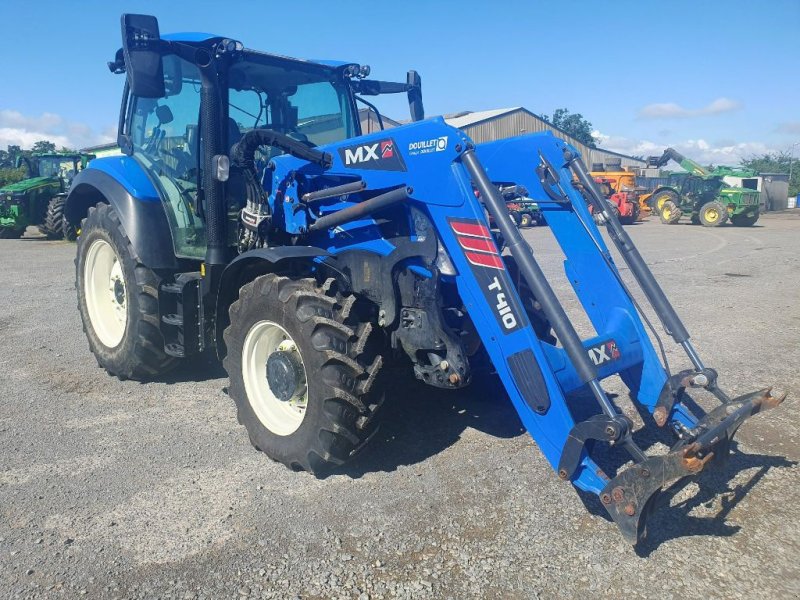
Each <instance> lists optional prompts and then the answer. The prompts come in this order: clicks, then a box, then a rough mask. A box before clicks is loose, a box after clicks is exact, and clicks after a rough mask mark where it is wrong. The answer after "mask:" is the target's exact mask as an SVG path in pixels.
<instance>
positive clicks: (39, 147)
mask: <svg viewBox="0 0 800 600" xmlns="http://www.w3.org/2000/svg"><path fill="white" fill-rule="evenodd" d="M31 150H32V151H33V152H36V153H44V152H55V151H56V145H55V144H54V143H53V142H51V141H49V140H39V141H38V142H36V143H34V144H33V148H32V149H31Z"/></svg>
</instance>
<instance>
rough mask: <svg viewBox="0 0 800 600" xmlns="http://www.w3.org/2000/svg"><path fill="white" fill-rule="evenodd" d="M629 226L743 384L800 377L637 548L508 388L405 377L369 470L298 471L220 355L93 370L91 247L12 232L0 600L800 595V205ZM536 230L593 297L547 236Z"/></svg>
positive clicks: (0, 287) (718, 363)
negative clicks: (269, 454) (528, 429)
mask: <svg viewBox="0 0 800 600" xmlns="http://www.w3.org/2000/svg"><path fill="white" fill-rule="evenodd" d="M630 231H631V234H632V236H633V237H634V238H635V239H636V240H637V241H638V242H639V245H640V247H641V249H642V252H643V254H644V255H645V257H646V258H647V259H648V260H649V261H650V262H651V264H652V265H653V269H654V271H655V273H656V275H657V277H658V278H659V280H660V281H661V282H662V284H663V286H664V287H665V289H666V290H667V293H668V294H669V295H670V296H671V298H673V300H674V302H675V304H676V306H677V308H678V312H679V313H680V314H681V315H683V316H684V320H685V321H686V322H687V324H688V326H689V329H690V331H692V333H693V339H694V340H695V342H696V345H697V347H698V348H699V350H700V352H701V354H702V355H703V356H704V358H705V359H706V362H707V363H708V364H710V365H712V366H714V367H716V368H717V369H718V370H719V371H720V372H721V373H722V374H723V378H722V381H723V383H724V385H725V386H727V389H728V390H729V391H730V392H731V393H733V394H739V393H744V392H746V391H751V390H754V389H757V388H759V387H763V386H766V385H769V384H773V383H774V384H776V387H777V388H778V389H779V390H781V391H788V392H789V394H790V399H789V400H788V401H787V402H786V403H785V404H784V406H782V407H781V408H780V409H778V410H775V411H773V412H772V413H770V414H769V415H768V416H758V417H756V418H754V419H753V420H752V421H751V422H749V423H748V424H747V426H746V427H744V428H743V431H742V432H741V434H740V444H739V445H738V448H737V449H736V451H735V453H734V455H733V456H732V458H731V460H730V461H729V463H728V464H727V466H726V467H725V469H724V471H723V472H721V473H719V474H718V475H716V476H712V477H710V478H708V479H704V480H703V483H704V485H703V486H702V488H700V487H698V485H697V484H694V483H692V484H690V485H689V486H688V487H687V488H685V489H684V490H682V491H681V492H680V493H679V494H678V495H676V496H675V497H673V498H672V500H671V505H670V506H668V507H667V506H665V507H663V508H662V509H661V510H660V511H659V513H658V514H657V516H656V517H655V518H654V519H653V520H652V521H651V533H650V538H649V540H648V542H647V544H646V545H644V546H643V547H642V548H639V549H638V551H635V550H634V549H632V548H631V547H630V546H629V545H628V544H626V543H625V542H624V541H623V539H622V538H621V536H620V535H619V533H618V532H617V530H616V528H615V526H614V525H613V524H612V523H610V522H609V521H608V520H607V519H606V518H605V517H604V516H603V515H602V512H601V511H598V510H597V505H596V503H591V502H590V503H589V507H590V508H592V510H593V511H594V512H589V511H587V510H586V508H585V506H584V502H583V501H582V500H581V497H580V496H579V495H578V494H577V493H576V492H575V491H574V490H573V488H571V487H570V486H569V485H567V484H565V483H562V482H560V481H559V480H558V478H557V477H556V476H555V474H554V473H553V471H552V470H551V469H550V467H549V466H548V464H547V463H546V462H545V460H544V459H543V457H542V455H541V454H540V453H539V451H538V450H537V448H536V445H535V444H534V443H533V441H532V440H531V439H530V437H529V436H528V435H527V434H525V433H524V431H523V430H522V428H521V426H520V422H519V420H518V418H517V417H516V414H515V413H514V411H513V409H512V408H511V406H510V403H509V402H508V400H507V399H506V398H504V397H499V398H488V397H481V395H480V394H479V393H478V392H475V391H473V392H471V393H470V392H462V393H458V394H455V393H442V392H438V391H435V390H431V389H425V388H423V387H421V386H418V385H417V384H415V383H413V382H410V383H407V384H406V383H404V384H398V386H395V387H393V389H392V392H391V397H390V402H389V406H388V408H387V414H386V417H387V421H386V423H385V425H384V427H383V428H382V430H381V431H380V433H379V434H378V436H376V438H375V439H374V441H373V443H372V444H371V446H370V447H368V449H367V450H366V451H365V452H364V453H362V454H361V455H360V456H358V457H357V458H356V459H355V460H354V461H353V462H352V463H351V464H350V465H349V466H347V467H346V468H345V469H344V470H342V471H341V472H338V473H336V474H334V475H332V476H330V477H328V478H327V479H324V480H317V479H315V478H314V477H312V476H310V475H308V474H306V473H291V472H290V471H288V470H287V469H285V468H284V467H282V466H280V465H278V464H276V463H273V462H271V461H269V460H268V459H266V458H265V457H264V456H263V455H261V454H259V453H257V452H255V451H254V450H253V449H252V448H251V446H250V443H249V441H248V439H247V435H246V433H245V431H244V429H243V428H242V427H240V426H239V425H238V424H237V422H236V417H235V413H234V409H233V405H232V402H231V401H230V400H229V399H228V397H227V396H226V394H225V386H226V384H227V379H226V378H225V375H224V372H223V371H222V370H221V368H220V367H219V365H216V364H215V363H213V362H205V363H204V362H202V361H198V362H195V363H194V364H190V365H186V366H185V367H183V368H182V369H181V370H179V371H178V372H176V373H174V374H172V375H171V376H170V378H169V379H168V380H165V381H161V382H156V383H149V384H145V385H143V384H139V383H135V382H129V381H128V382H120V381H117V380H116V379H113V378H111V377H109V376H107V375H106V374H105V372H103V371H102V370H100V369H99V368H97V366H96V363H95V360H94V358H93V357H92V356H91V354H90V353H89V351H88V349H87V344H86V341H85V339H84V336H83V333H82V331H81V326H80V319H79V316H78V312H77V309H76V308H75V304H76V301H75V291H74V287H73V279H74V273H73V263H72V260H73V254H74V251H75V249H74V245H72V244H68V243H65V242H48V241H43V240H36V239H23V240H21V241H17V240H0V259H2V263H3V269H2V271H0V306H2V311H1V312H0V340H2V344H0V384H1V386H2V387H0V389H2V395H3V397H2V400H1V401H0V595H2V596H3V597H9V598H16V597H31V598H32V597H55V598H62V597H78V596H80V595H86V596H87V597H92V598H104V597H109V598H113V597H120V598H123V597H124V598H239V597H256V598H258V597H261V598H295V597H296V598H303V599H306V598H309V599H310V598H362V599H364V598H372V599H375V598H453V599H462V598H483V597H503V598H538V597H579V596H585V595H598V596H603V597H605V596H613V597H615V598H616V597H620V596H624V597H626V598H646V597H654V596H659V597H663V598H685V597H701V598H703V597H705V598H731V597H750V598H756V597H769V598H788V597H798V595H800V575H798V568H797V556H798V553H800V523H798V517H800V493H799V491H798V490H800V486H798V483H799V481H798V467H797V462H796V461H798V460H800V444H798V434H797V430H796V429H795V426H796V423H797V422H798V415H799V413H800V411H799V409H798V403H797V398H798V397H799V396H800V376H799V375H798V370H797V365H796V359H797V356H798V351H799V350H800V304H798V298H800V276H798V273H799V272H800V271H799V270H798V267H800V247H798V240H800V214H790V213H784V214H782V215H769V216H767V217H764V218H762V220H761V221H760V222H759V224H758V226H756V227H753V228H750V229H739V228H735V227H723V228H719V229H714V230H711V229H705V228H702V227H694V226H689V225H685V226H684V225H678V226H671V227H667V226H664V225H661V224H660V223H658V222H656V221H653V220H651V221H650V222H647V223H644V224H641V225H636V226H632V227H630ZM525 235H526V236H527V237H529V238H530V240H531V242H532V243H533V245H534V248H535V249H536V250H537V253H538V255H539V257H540V260H541V261H542V263H543V265H544V267H545V270H546V271H548V272H549V273H552V274H553V277H554V281H556V284H557V289H558V292H559V294H561V295H563V297H564V301H565V303H566V304H567V305H568V306H569V307H571V308H575V301H574V298H572V297H571V296H570V294H569V290H568V287H567V285H566V282H564V281H563V276H561V275H560V274H559V270H560V262H559V260H560V256H559V253H558V252H557V251H556V247H555V245H554V244H553V242H552V238H551V236H550V235H549V231H548V230H547V229H546V228H538V229H532V230H527V232H526V234H525ZM557 277H558V278H560V280H559V279H557ZM670 356H671V357H672V359H673V360H672V362H673V366H674V367H677V366H681V364H682V363H681V358H680V355H679V354H678V353H676V352H672V353H671V354H670ZM606 387H607V388H608V389H609V391H612V392H615V391H616V392H617V393H621V392H622V390H621V388H620V386H619V384H618V382H617V381H615V380H613V379H611V380H607V384H606ZM623 398H625V396H624V395H620V397H619V398H618V400H620V401H621V402H622V400H623Z"/></svg>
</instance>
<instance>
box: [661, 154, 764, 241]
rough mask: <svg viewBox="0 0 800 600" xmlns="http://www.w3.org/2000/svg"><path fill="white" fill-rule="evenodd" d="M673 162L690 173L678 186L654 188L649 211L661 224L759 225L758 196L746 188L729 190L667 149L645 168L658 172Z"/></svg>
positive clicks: (719, 178) (715, 177) (716, 177)
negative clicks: (686, 219)
mask: <svg viewBox="0 0 800 600" xmlns="http://www.w3.org/2000/svg"><path fill="white" fill-rule="evenodd" d="M670 160H674V161H675V162H676V163H678V164H679V165H680V166H681V167H683V168H684V169H686V171H688V172H689V175H687V176H686V177H684V178H682V179H681V181H680V183H679V184H677V185H664V186H660V187H658V188H656V189H655V190H654V191H653V195H652V196H650V205H651V207H652V209H653V210H654V211H655V212H657V213H658V214H659V216H660V217H661V222H662V223H667V224H674V223H677V222H678V221H679V220H680V218H681V217H682V216H685V215H688V216H689V217H690V218H691V220H692V223H694V224H700V225H703V226H705V227H717V226H719V225H722V224H724V223H726V222H727V221H728V220H730V221H731V223H733V224H734V225H738V226H740V227H749V226H751V225H753V224H755V222H756V221H758V216H759V193H758V192H757V191H755V190H750V189H745V188H734V187H728V186H726V185H725V183H724V182H723V181H722V174H716V173H711V172H709V171H708V170H707V169H705V168H703V167H701V166H700V165H699V164H697V163H696V162H694V161H693V160H690V159H688V158H686V157H685V156H684V155H683V154H681V153H680V152H678V151H677V150H674V149H673V148H667V149H666V150H664V154H662V155H661V156H651V157H649V158H648V159H647V166H648V167H655V168H660V167H663V166H664V165H666V164H667V163H668V162H669V161H670Z"/></svg>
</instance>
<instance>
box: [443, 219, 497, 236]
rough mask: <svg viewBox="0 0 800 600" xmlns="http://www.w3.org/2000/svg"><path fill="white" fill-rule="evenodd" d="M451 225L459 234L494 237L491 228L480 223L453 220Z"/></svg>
mask: <svg viewBox="0 0 800 600" xmlns="http://www.w3.org/2000/svg"><path fill="white" fill-rule="evenodd" d="M450 225H451V226H452V227H453V231H455V232H456V233H457V234H459V235H469V236H471V237H481V238H486V239H492V234H491V232H490V231H489V229H488V228H487V227H484V226H483V225H481V224H480V223H461V222H459V221H451V222H450Z"/></svg>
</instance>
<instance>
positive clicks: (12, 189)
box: [0, 177, 58, 194]
mask: <svg viewBox="0 0 800 600" xmlns="http://www.w3.org/2000/svg"><path fill="white" fill-rule="evenodd" d="M54 181H58V179H56V178H53V177H32V178H31V179H23V180H22V181H18V182H16V183H11V184H9V185H7V186H5V187H3V188H2V189H0V194H13V193H16V192H27V191H28V190H32V189H33V188H36V187H39V186H40V185H43V184H46V183H52V182H54Z"/></svg>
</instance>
